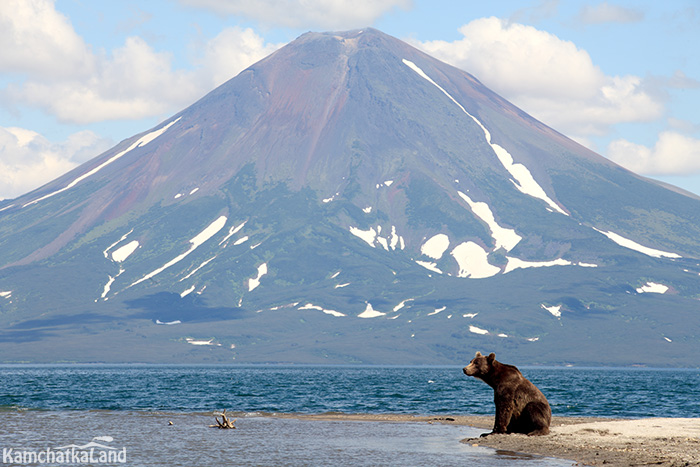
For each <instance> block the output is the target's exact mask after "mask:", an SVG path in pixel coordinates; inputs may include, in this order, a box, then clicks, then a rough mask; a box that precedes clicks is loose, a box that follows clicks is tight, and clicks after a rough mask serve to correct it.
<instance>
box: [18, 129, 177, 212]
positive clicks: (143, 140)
mask: <svg viewBox="0 0 700 467" xmlns="http://www.w3.org/2000/svg"><path fill="white" fill-rule="evenodd" d="M180 118H182V117H180ZM180 118H178V119H177V120H173V121H172V122H170V123H168V124H167V125H165V126H164V127H162V128H160V129H158V130H154V131H152V132H150V133H148V134H147V135H144V136H142V137H141V138H139V139H138V140H137V141H136V142H135V143H133V144H132V145H131V146H129V147H128V148H126V149H125V150H123V151H121V152H119V153H117V154H115V155H113V156H112V157H110V158H109V159H107V160H106V161H104V162H103V163H102V164H100V165H98V166H97V167H95V168H93V169H92V170H90V171H88V172H86V173H84V174H83V175H81V176H79V177H78V178H76V179H75V180H73V181H72V182H70V183H69V184H68V185H66V186H64V187H63V188H61V189H60V190H56V191H54V192H52V193H49V194H48V195H44V196H42V197H41V198H37V199H35V200H34V201H30V202H28V203H27V204H25V205H24V206H22V207H23V208H25V207H27V206H29V205H30V204H35V203H38V202H39V201H43V200H45V199H47V198H51V197H52V196H55V195H57V194H59V193H63V192H64V191H66V190H69V189H71V188H73V187H74V186H75V185H77V184H78V183H80V182H82V181H83V180H85V179H86V178H88V177H90V176H92V175H94V174H96V173H97V172H99V171H100V170H102V169H103V168H105V167H106V166H108V165H109V164H111V163H112V162H114V161H116V160H117V159H119V158H120V157H122V156H123V155H124V154H126V153H128V152H129V151H131V150H133V149H136V148H137V147H139V146H145V145H147V144H148V143H150V142H151V141H153V140H154V139H156V138H157V137H159V136H160V135H162V134H163V133H165V132H166V131H167V130H168V128H170V127H171V126H173V125H174V124H175V123H176V122H177V121H178V120H180Z"/></svg>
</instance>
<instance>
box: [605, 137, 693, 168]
mask: <svg viewBox="0 0 700 467" xmlns="http://www.w3.org/2000/svg"><path fill="white" fill-rule="evenodd" d="M607 157H608V158H609V159H611V160H613V161H615V162H616V163H618V164H620V165H621V166H623V167H625V168H627V169H629V170H631V171H633V172H636V173H640V174H645V175H690V174H692V173H698V172H700V139H697V138H692V137H689V136H685V135H683V134H681V133H678V132H675V131H664V132H662V133H661V134H660V135H659V139H658V141H657V142H656V144H655V145H654V147H653V148H648V147H646V146H644V145H641V144H635V143H631V142H629V141H627V140H624V139H618V140H615V141H613V142H611V143H610V145H609V146H608V150H607Z"/></svg>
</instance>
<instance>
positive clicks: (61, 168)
mask: <svg viewBox="0 0 700 467" xmlns="http://www.w3.org/2000/svg"><path fill="white" fill-rule="evenodd" d="M112 144H113V142H112V141H110V140H107V139H104V138H101V137H99V136H98V135H96V134H95V133H93V132H91V131H80V132H78V133H74V134H72V135H70V136H69V137H68V138H67V139H66V140H65V141H62V142H59V143H52V142H50V141H49V140H48V139H46V138H45V137H43V136H42V135H40V134H39V133H37V132H35V131H31V130H27V129H24V128H16V127H9V128H3V127H0V199H3V198H15V197H17V196H20V195H22V194H24V193H26V192H28V191H31V190H33V189H35V188H38V187H39V186H41V185H43V184H45V183H47V182H49V181H51V180H53V179H55V178H56V177H58V176H60V175H62V174H64V173H66V172H67V171H69V170H71V169H73V168H75V167H77V166H78V165H79V164H81V163H83V162H85V161H87V160H89V159H91V158H92V157H95V156H96V155H98V154H100V153H102V152H104V151H106V150H107V149H108V148H109V147H111V146H112Z"/></svg>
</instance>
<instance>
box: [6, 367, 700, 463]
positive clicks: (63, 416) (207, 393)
mask: <svg viewBox="0 0 700 467" xmlns="http://www.w3.org/2000/svg"><path fill="white" fill-rule="evenodd" d="M521 371H522V372H523V373H524V374H525V376H526V377H528V378H529V379H530V380H531V381H533V382H534V383H535V384H536V385H537V386H538V387H539V388H540V389H541V390H542V392H543V393H544V394H545V395H546V396H547V398H548V400H549V402H550V405H551V406H552V411H553V413H554V415H555V416H557V415H558V416H584V417H623V418H630V417H631V418H637V417H700V370H697V369H695V370H689V369H682V370H678V369H658V370H657V369H641V368H640V369H594V368H585V369H581V368H521ZM222 409H227V410H228V411H229V412H234V414H235V416H237V417H239V418H238V421H237V422H236V426H237V427H238V429H236V430H212V429H209V428H208V424H210V423H212V422H213V418H212V412H214V411H220V410H222ZM493 411H494V407H493V391H492V390H491V388H489V387H488V386H486V385H485V384H484V383H483V382H481V381H478V380H476V379H473V378H467V377H466V376H465V375H464V374H463V373H462V372H461V368H460V367H352V366H349V367H318V366H146V365H143V366H142V365H70V366H60V365H46V366H44V365H27V366H10V365H8V366H0V424H1V426H2V428H0V449H3V448H10V447H11V448H14V451H13V452H14V453H17V452H18V449H19V448H25V449H30V450H31V449H35V450H36V449H40V448H41V449H47V448H56V447H61V446H67V445H70V444H77V445H81V446H83V445H85V444H86V443H88V442H90V441H91V440H93V438H95V437H98V438H99V437H102V438H103V439H107V440H109V442H107V443H105V442H102V444H108V445H109V446H111V447H112V448H114V447H115V446H118V447H119V448H120V449H122V448H123V449H128V457H129V461H128V462H127V463H128V464H129V465H214V464H218V463H221V462H224V461H225V462H227V463H229V464H231V465H270V466H273V465H294V466H297V465H339V466H342V465H348V466H350V465H543V466H554V465H571V463H570V462H568V463H567V462H561V461H557V460H551V459H543V458H534V457H528V456H517V455H512V454H509V453H498V452H496V451H493V450H490V449H485V448H474V447H472V446H469V445H465V444H462V443H460V442H459V441H460V440H461V439H463V438H469V437H475V436H478V435H479V433H482V432H483V431H484V430H479V429H475V428H471V427H459V426H448V425H439V424H431V425H428V424H418V423H384V422H382V423H377V422H350V421H342V422H341V421H308V420H298V419H280V418H271V417H266V416H264V415H266V414H269V413H273V414H275V413H304V414H310V413H324V412H342V413H369V414H379V413H400V414H416V415H437V416H439V415H449V414H453V415H479V414H482V415H488V414H493ZM170 421H172V422H173V425H168V422H170ZM98 441H99V440H98ZM8 459H9V458H8ZM6 460H7V459H6ZM5 463H7V462H5ZM45 465H50V464H45ZM54 465H66V464H62V463H60V462H57V463H55V464H54ZM95 465H97V464H95ZM114 465H116V464H114Z"/></svg>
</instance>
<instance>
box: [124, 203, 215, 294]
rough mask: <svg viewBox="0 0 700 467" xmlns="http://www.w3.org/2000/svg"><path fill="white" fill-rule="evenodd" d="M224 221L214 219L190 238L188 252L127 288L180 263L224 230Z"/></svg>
mask: <svg viewBox="0 0 700 467" xmlns="http://www.w3.org/2000/svg"><path fill="white" fill-rule="evenodd" d="M226 220H227V217H226V216H220V217H219V218H218V219H216V220H215V221H214V222H212V223H211V224H209V225H208V226H207V228H205V229H204V230H202V231H201V232H200V233H198V234H197V235H196V236H195V237H194V238H192V240H190V243H191V244H192V245H191V246H190V249H189V250H187V251H186V252H184V253H182V254H181V255H179V256H177V257H175V258H173V259H172V260H170V261H168V262H167V263H165V264H164V265H163V266H161V267H160V268H158V269H156V270H155V271H152V272H150V273H148V274H146V275H145V276H143V277H142V278H141V279H139V280H137V281H136V282H134V283H133V284H131V285H130V286H129V287H133V286H134V285H137V284H140V283H141V282H143V281H145V280H148V279H150V278H152V277H154V276H156V275H158V274H160V273H161V272H163V271H165V270H166V269H168V268H169V267H170V266H172V265H174V264H176V263H178V262H180V261H182V260H183V259H185V257H186V256H187V255H189V254H190V253H192V252H193V251H194V250H196V249H197V248H198V247H199V246H200V245H202V244H203V243H204V242H206V241H207V240H209V239H210V238H211V237H213V236H214V235H216V234H217V233H218V232H219V231H220V230H221V229H223V228H224V225H226Z"/></svg>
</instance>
